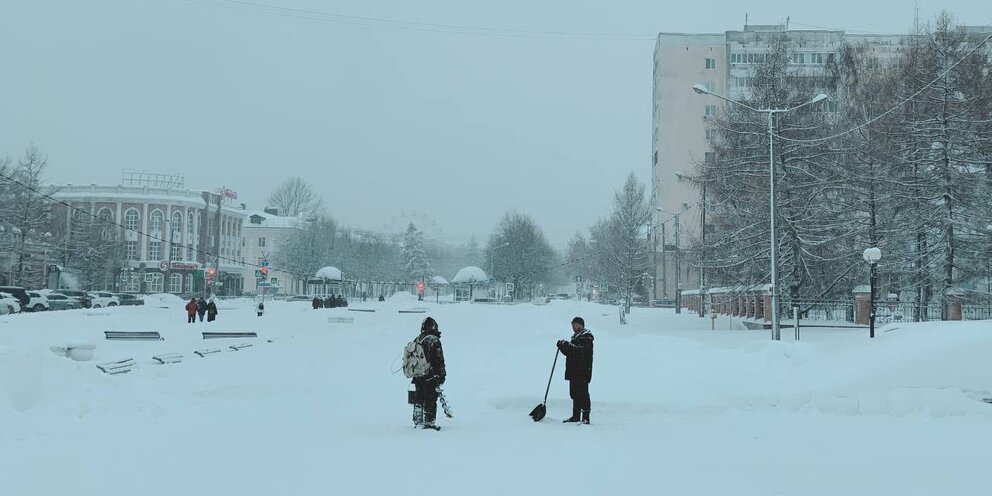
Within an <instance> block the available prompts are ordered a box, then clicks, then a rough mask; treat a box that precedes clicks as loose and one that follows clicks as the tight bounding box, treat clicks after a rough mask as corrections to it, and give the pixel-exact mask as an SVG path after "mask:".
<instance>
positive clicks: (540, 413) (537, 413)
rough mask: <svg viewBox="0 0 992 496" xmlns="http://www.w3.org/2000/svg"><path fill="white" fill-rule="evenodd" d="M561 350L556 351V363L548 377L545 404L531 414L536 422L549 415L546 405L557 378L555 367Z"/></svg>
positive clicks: (535, 408) (553, 364)
mask: <svg viewBox="0 0 992 496" xmlns="http://www.w3.org/2000/svg"><path fill="white" fill-rule="evenodd" d="M559 353H561V350H558V349H556V350H555V361H554V363H552V364H551V375H550V376H549V377H548V387H547V389H545V390H544V403H541V404H540V405H537V406H535V407H534V409H533V410H531V412H530V418H532V419H534V422H540V421H541V419H543V418H544V415H545V414H547V413H548V408H547V407H546V406H545V404H546V403H547V402H548V391H551V379H552V378H553V377H554V376H555V366H556V365H558V354H559Z"/></svg>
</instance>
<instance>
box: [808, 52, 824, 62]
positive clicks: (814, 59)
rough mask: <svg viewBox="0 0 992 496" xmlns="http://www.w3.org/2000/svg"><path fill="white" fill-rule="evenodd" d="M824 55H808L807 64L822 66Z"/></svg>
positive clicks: (817, 53)
mask: <svg viewBox="0 0 992 496" xmlns="http://www.w3.org/2000/svg"><path fill="white" fill-rule="evenodd" d="M823 55H824V54H822V53H819V52H816V53H811V54H809V63H810V64H815V65H823V59H824V57H823Z"/></svg>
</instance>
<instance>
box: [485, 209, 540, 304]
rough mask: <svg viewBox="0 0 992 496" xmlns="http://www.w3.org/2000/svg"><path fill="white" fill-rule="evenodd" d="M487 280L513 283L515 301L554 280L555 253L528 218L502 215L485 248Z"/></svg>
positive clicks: (513, 214) (532, 221)
mask: <svg viewBox="0 0 992 496" xmlns="http://www.w3.org/2000/svg"><path fill="white" fill-rule="evenodd" d="M486 252H487V258H488V260H487V262H488V264H487V265H488V266H489V267H490V272H492V274H490V277H494V278H496V279H497V280H499V281H505V282H512V283H514V284H515V289H514V294H513V296H514V297H515V298H517V297H520V296H522V295H531V294H533V291H534V288H535V287H536V286H537V285H539V284H550V283H551V282H552V281H554V277H555V274H554V271H553V270H552V268H553V267H554V266H555V264H556V263H557V259H558V257H557V254H555V251H554V249H553V248H551V245H550V244H548V242H547V240H546V239H545V237H544V232H543V231H541V229H540V228H539V227H538V226H537V223H536V222H534V219H532V218H531V217H530V216H528V215H526V214H522V213H519V212H515V211H510V212H507V213H505V214H503V217H502V218H501V219H500V221H499V223H498V224H497V225H496V229H495V230H494V231H493V233H492V234H491V235H490V236H489V242H488V244H487V248H486Z"/></svg>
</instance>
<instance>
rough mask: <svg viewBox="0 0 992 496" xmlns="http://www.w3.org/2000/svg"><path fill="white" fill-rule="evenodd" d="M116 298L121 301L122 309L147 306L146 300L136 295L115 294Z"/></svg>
mask: <svg viewBox="0 0 992 496" xmlns="http://www.w3.org/2000/svg"><path fill="white" fill-rule="evenodd" d="M114 296H116V297H117V299H118V300H119V301H120V303H121V306H122V307H126V306H134V305H144V304H145V300H144V299H143V298H141V296H139V295H136V294H131V293H115V294H114Z"/></svg>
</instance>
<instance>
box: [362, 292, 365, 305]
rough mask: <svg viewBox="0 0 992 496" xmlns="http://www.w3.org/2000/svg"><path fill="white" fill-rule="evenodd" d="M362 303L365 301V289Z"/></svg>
mask: <svg viewBox="0 0 992 496" xmlns="http://www.w3.org/2000/svg"><path fill="white" fill-rule="evenodd" d="M362 303H365V291H362Z"/></svg>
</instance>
